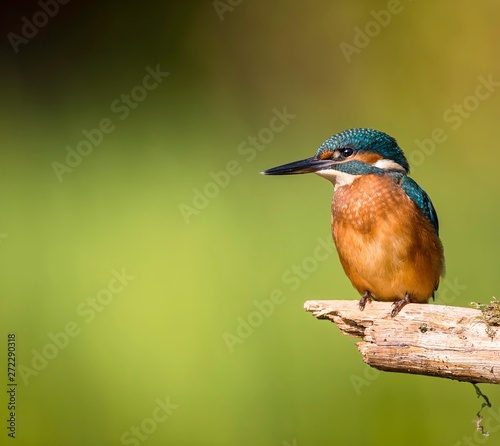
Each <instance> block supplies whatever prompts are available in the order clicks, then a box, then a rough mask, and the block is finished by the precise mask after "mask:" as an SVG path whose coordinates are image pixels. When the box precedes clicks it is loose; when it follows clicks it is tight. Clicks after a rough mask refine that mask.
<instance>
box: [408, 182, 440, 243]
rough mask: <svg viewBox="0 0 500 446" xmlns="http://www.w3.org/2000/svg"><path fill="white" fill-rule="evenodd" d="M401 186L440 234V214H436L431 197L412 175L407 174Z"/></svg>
mask: <svg viewBox="0 0 500 446" xmlns="http://www.w3.org/2000/svg"><path fill="white" fill-rule="evenodd" d="M401 187H402V188H403V190H404V191H405V192H406V195H408V197H410V198H411V200H413V202H414V203H415V204H416V205H417V206H418V207H419V209H420V210H421V211H422V212H423V213H424V215H425V217H426V218H427V220H429V221H430V222H431V223H432V225H433V226H434V229H435V230H436V234H438V235H439V221H438V216H437V214H436V210H435V209H434V206H433V205H432V201H431V199H430V198H429V195H427V194H426V193H425V191H424V190H423V189H422V188H421V187H420V186H419V185H418V184H417V183H416V182H415V181H413V180H412V179H411V178H410V177H407V176H405V177H404V178H403V181H402V183H401Z"/></svg>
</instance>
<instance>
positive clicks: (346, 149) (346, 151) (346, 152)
mask: <svg viewBox="0 0 500 446" xmlns="http://www.w3.org/2000/svg"><path fill="white" fill-rule="evenodd" d="M353 153H354V150H353V149H351V148H350V147H344V148H343V149H340V154H341V155H342V157H343V158H348V157H350V156H351V155H352V154H353Z"/></svg>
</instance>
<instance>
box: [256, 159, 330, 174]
mask: <svg viewBox="0 0 500 446" xmlns="http://www.w3.org/2000/svg"><path fill="white" fill-rule="evenodd" d="M332 164H333V162H332V160H319V159H317V158H307V159H305V160H300V161H294V162H293V163H288V164H283V165H282V166H277V167H272V168H271V169H267V170H264V171H263V172H261V174H262V175H296V174H299V173H311V172H318V171H319V170H324V169H330V168H331V167H332Z"/></svg>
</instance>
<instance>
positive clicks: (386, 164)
mask: <svg viewBox="0 0 500 446" xmlns="http://www.w3.org/2000/svg"><path fill="white" fill-rule="evenodd" d="M373 166H374V167H378V168H379V169H384V170H398V171H400V172H404V173H406V170H405V168H404V167H403V166H402V165H401V164H398V163H396V161H393V160H388V159H382V160H378V161H377V162H376V163H375V164H374V165H373Z"/></svg>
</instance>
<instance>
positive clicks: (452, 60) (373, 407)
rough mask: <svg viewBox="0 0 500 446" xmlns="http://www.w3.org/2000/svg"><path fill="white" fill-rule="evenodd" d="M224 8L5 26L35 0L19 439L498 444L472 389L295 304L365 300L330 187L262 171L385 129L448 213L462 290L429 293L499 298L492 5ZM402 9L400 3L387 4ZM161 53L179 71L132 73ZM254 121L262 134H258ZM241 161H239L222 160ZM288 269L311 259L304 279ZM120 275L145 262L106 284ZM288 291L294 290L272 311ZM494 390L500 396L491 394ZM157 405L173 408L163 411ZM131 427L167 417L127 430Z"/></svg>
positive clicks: (3, 184)
mask: <svg viewBox="0 0 500 446" xmlns="http://www.w3.org/2000/svg"><path fill="white" fill-rule="evenodd" d="M222 3H223V2H220V3H219V6H218V7H217V8H219V11H217V8H216V7H215V6H214V4H213V3H212V2H211V1H207V2H197V1H191V2H184V3H182V2H177V3H175V2H170V3H169V2H163V3H162V2H150V3H148V2H144V3H137V2H125V3H123V2H86V3H84V2H78V1H76V0H75V1H72V2H69V3H68V4H66V5H60V6H59V11H58V12H57V14H55V15H54V17H53V18H50V20H49V21H48V23H47V24H46V25H45V26H43V27H41V28H40V29H39V30H38V32H37V34H36V36H34V37H32V38H30V39H27V40H28V41H27V43H21V44H19V45H18V46H17V47H16V49H17V52H16V51H15V50H14V48H13V46H12V45H11V44H10V42H9V38H8V33H9V32H14V33H17V34H20V32H21V28H22V26H23V21H22V18H23V17H27V18H28V19H31V18H32V17H33V15H34V14H35V13H36V12H37V11H40V6H39V5H38V4H37V3H36V2H31V3H30V2H26V3H25V4H24V5H23V6H19V5H18V6H16V7H15V9H12V10H8V11H7V10H6V12H5V14H3V15H4V17H3V18H2V28H3V32H2V36H3V37H4V38H3V43H4V44H3V46H2V51H1V55H0V57H1V60H0V66H1V67H2V82H1V83H0V95H1V96H0V97H1V104H2V106H1V110H0V112H1V119H0V127H1V134H2V143H1V151H0V154H1V162H0V170H1V175H0V191H1V198H2V199H1V202H2V205H1V212H0V233H1V234H2V236H1V239H0V252H1V255H0V260H1V262H2V268H1V269H2V271H3V274H2V280H1V285H0V286H1V294H2V304H1V305H2V310H1V315H0V324H1V325H0V326H1V327H2V332H3V333H4V337H6V335H7V333H10V332H15V333H16V335H17V348H18V361H19V362H18V366H19V367H18V382H19V385H18V395H17V397H18V401H17V402H18V411H17V440H16V442H15V443H14V442H12V444H19V445H28V444H29V445H47V444H54V445H56V444H61V445H62V444H64V445H90V444H93V445H108V444H109V445H111V444H143V443H147V444H148V445H164V444H172V445H234V444H238V445H255V444H258V445H277V446H278V445H280V446H286V445H316V444H317V445H322V444H325V445H326V444H342V445H358V444H365V445H400V444H405V445H422V444H425V445H440V446H442V445H458V444H463V442H464V438H465V437H467V436H468V437H470V438H471V440H470V441H474V442H476V443H477V444H479V442H480V441H481V442H482V443H481V444H498V443H499V442H500V429H499V428H500V416H499V417H498V419H494V418H493V419H492V418H491V417H490V419H489V427H490V428H491V430H492V433H491V436H490V437H488V438H481V437H479V436H478V435H477V434H475V433H474V432H475V431H474V429H475V425H474V423H473V420H474V418H475V413H476V412H477V410H478V409H479V406H480V402H479V400H478V399H477V398H476V396H475V393H474V390H473V388H472V387H471V386H470V385H469V384H464V383H458V382H454V381H447V380H440V379H436V378H428V377H420V376H411V375H401V374H391V373H378V372H376V371H373V370H371V369H369V368H367V366H365V365H364V363H363V362H362V361H361V358H360V355H359V354H358V352H357V349H356V347H355V345H354V344H355V340H354V339H350V338H347V337H345V336H343V335H341V334H340V333H339V331H338V330H337V328H335V327H334V326H333V325H332V324H330V323H328V322H326V321H317V320H315V319H314V318H313V317H312V316H311V315H310V314H307V313H305V312H304V310H303V303H304V301H305V300H308V299H358V296H357V293H356V291H355V290H354V289H353V288H352V287H351V284H350V283H349V281H348V279H347V278H346V277H345V276H344V273H343V271H342V268H341V266H340V264H339V261H338V259H337V255H336V253H335V252H333V253H332V254H331V255H328V256H324V253H322V260H319V261H316V262H315V261H314V260H311V259H310V257H312V256H313V254H314V252H315V249H316V248H317V246H318V243H319V242H318V240H324V241H325V243H326V241H328V240H329V237H330V235H329V230H330V228H329V224H330V200H331V194H332V187H331V185H330V184H328V183H327V182H325V181H324V180H322V179H320V178H318V177H316V176H313V175H306V176H300V177H287V178H283V177H282V178H274V177H262V176H260V175H258V173H259V172H260V171H261V170H263V169H265V168H268V167H272V166H275V165H277V164H281V163H285V162H289V161H294V160H296V159H301V158H306V157H309V156H312V154H313V153H314V151H315V150H316V148H317V147H318V146H319V145H320V144H321V143H322V142H323V140H324V139H326V138H327V137H329V136H330V135H331V134H333V133H336V132H338V131H341V130H343V129H346V128H350V127H373V128H376V129H380V130H383V131H385V132H387V133H389V134H391V135H392V136H394V137H396V138H397V140H398V142H399V143H400V145H401V147H402V148H403V149H404V150H405V152H406V154H407V156H408V158H409V160H410V162H411V164H412V177H413V178H414V179H415V180H417V181H418V182H419V183H420V184H421V185H422V186H423V187H424V188H425V190H426V191H427V192H428V193H429V195H430V196H431V197H432V200H433V202H434V204H435V206H436V208H437V211H438V214H439V217H440V223H441V237H442V240H443V244H444V246H445V254H446V263H447V278H448V279H449V281H450V283H458V284H459V287H458V288H457V286H455V288H453V287H451V288H450V287H449V286H444V285H442V287H441V294H442V293H443V289H445V288H448V289H449V291H448V292H447V293H448V294H447V295H446V296H443V295H441V298H440V297H439V295H438V299H437V303H447V304H452V305H458V306H467V305H468V304H469V302H470V301H481V302H486V301H489V300H490V299H491V297H492V296H495V295H498V290H499V287H500V278H499V277H500V276H499V274H498V245H499V238H498V219H499V218H500V210H499V206H498V203H499V198H500V187H499V185H500V182H499V180H498V174H497V171H498V163H499V161H500V154H499V151H498V111H499V106H500V91H498V86H493V87H491V90H492V91H491V92H489V94H488V95H486V94H485V92H486V91H487V90H484V89H482V90H478V91H480V94H481V99H474V97H472V98H471V97H470V96H471V95H472V96H474V95H475V92H476V89H477V87H478V85H479V84H480V81H479V80H478V78H479V76H483V77H484V78H485V79H487V78H488V76H490V77H491V78H492V79H493V80H494V82H497V83H498V82H500V58H499V57H498V41H499V39H500V30H499V28H498V15H499V14H500V5H499V4H498V2H493V1H490V2H481V3H474V4H472V3H470V2H465V1H451V0H450V1H444V2H438V3H435V2H433V3H425V2H417V1H415V2H412V1H402V2H401V3H398V2H394V1H392V2H389V3H387V2H382V1H381V2H368V1H364V2H350V1H335V2H328V1H317V2H311V3H306V2H300V1H275V2H272V3H270V2H265V1H248V0H246V1H241V2H237V1H235V0H233V1H232V3H230V2H229V0H225V4H226V5H227V10H223V6H222ZM231 4H233V5H234V6H231ZM389 7H390V8H393V9H394V8H395V9H396V10H397V11H398V12H397V13H391V14H389V13H380V11H381V10H387V9H388V8H389ZM13 8H14V7H13ZM375 16H377V17H379V21H384V25H385V26H382V25H377V22H376V21H375V20H376V19H375ZM389 19H390V22H389ZM361 32H363V33H365V32H367V33H369V34H371V35H372V37H370V36H368V37H366V36H365V37H362V36H361ZM356 36H357V37H356ZM355 39H356V40H355ZM356 44H357V45H358V47H355V45H356ZM348 45H351V47H349V46H348ZM359 47H363V48H359ZM346 48H350V50H352V49H353V48H355V50H356V51H355V52H351V53H349V54H347V53H346V51H348V50H346ZM158 65H159V67H160V70H161V71H164V72H168V73H169V75H168V77H166V78H164V79H163V81H162V82H161V83H159V84H158V85H157V86H156V88H152V89H151V90H150V91H146V90H141V87H140V86H141V85H142V82H143V78H144V76H145V75H146V74H147V67H148V66H149V67H151V68H152V69H155V67H157V66H158ZM138 86H139V87H138ZM136 87H138V88H136ZM134 88H136V89H135V90H133V89H134ZM132 90H133V91H135V93H136V94H141V92H142V93H144V92H146V95H145V97H141V99H143V100H142V101H141V102H135V103H134V104H135V107H132V106H130V107H128V109H127V110H128V111H127V114H128V116H127V117H126V118H125V119H120V118H121V117H123V114H120V113H116V111H113V108H112V104H113V103H114V101H117V100H118V101H119V103H120V104H121V106H123V103H122V102H121V101H122V95H123V94H130V92H131V91H132ZM485 96H487V97H485ZM464 101H465V103H464ZM116 104H117V103H116V102H115V105H116ZM458 104H462V105H460V107H464V110H465V111H464V112H463V113H464V114H463V115H460V114H459V112H458V108H457V107H458ZM284 108H285V109H286V110H287V112H288V113H289V114H292V115H294V117H293V118H291V119H289V123H288V124H287V125H285V126H284V128H283V129H282V131H278V132H274V133H269V131H267V130H263V129H266V128H269V125H270V121H271V118H272V117H273V115H274V113H275V112H273V110H274V109H278V110H281V111H282V110H283V109H284ZM467 110H469V111H467ZM123 113H124V114H125V112H123ZM106 118H107V119H109V120H110V121H111V123H112V125H113V128H114V130H113V131H112V132H110V133H107V134H103V135H102V142H101V143H100V144H97V145H95V146H92V147H91V149H92V150H89V152H90V153H88V154H86V155H85V156H82V157H81V160H80V161H79V162H74V161H73V167H70V169H68V171H66V172H65V173H64V174H63V175H62V176H60V177H58V176H57V175H56V172H55V170H54V163H61V165H62V164H63V163H64V164H66V156H67V154H68V147H70V148H71V149H73V150H75V149H76V148H77V147H80V149H82V148H83V150H84V149H85V146H84V145H82V144H85V143H82V141H84V140H86V137H85V136H84V135H83V134H82V131H84V130H88V131H92V130H93V129H95V128H97V127H98V126H99V125H100V122H101V120H103V119H106ZM436 129H442V130H441V131H439V130H436ZM433 132H434V133H433ZM259 135H260V137H262V138H263V139H265V140H266V143H265V144H263V143H262V140H259V139H257V141H260V142H259V144H261V145H260V150H258V151H257V150H256V151H255V152H254V153H252V154H250V153H249V152H245V149H244V148H242V147H243V146H242V144H244V147H246V150H250V149H248V147H249V143H248V141H249V138H252V137H253V138H260V137H259ZM433 135H440V136H439V137H440V138H441V139H440V141H439V142H436V143H431V142H430V141H427V142H425V143H422V142H423V141H424V140H426V139H427V140H428V139H429V138H431V137H432V136H433ZM443 135H445V136H443ZM419 144H420V145H419ZM422 144H424V147H425V150H423V149H422V148H421V146H422ZM238 148H240V150H238ZM70 162H71V161H70ZM231 162H232V163H231ZM228 163H230V166H231V167H230V170H231V171H232V172H233V173H235V171H236V172H237V174H234V175H229V174H227V173H226V174H221V173H220V172H222V171H226V169H227V165H228ZM58 166H59V165H58ZM235 166H237V167H235ZM69 170H71V171H69ZM214 174H215V175H216V176H217V175H218V177H219V178H220V179H221V181H223V183H222V184H223V186H224V187H222V186H217V185H214V184H215V183H214V179H213V176H214ZM61 179H62V181H60V180H61ZM210 183H212V185H210ZM200 194H203V195H205V194H208V195H209V196H210V197H211V198H205V199H203V198H200ZM205 197H206V195H205ZM188 207H191V212H193V213H190V214H189V215H187V214H186V212H187V211H186V209H188ZM308 258H309V259H308ZM294 265H296V266H301V267H302V268H308V269H309V272H308V273H307V278H306V277H305V275H304V277H303V278H302V279H300V280H299V281H298V282H297V279H294V282H293V283H290V277H291V276H290V274H292V275H293V274H294V273H290V272H289V271H291V270H292V268H293V267H294ZM123 270H124V271H125V273H126V274H127V275H129V276H133V279H131V278H130V279H128V282H127V284H126V285H125V286H123V287H122V288H120V287H118V288H117V287H116V283H115V282H113V284H114V286H112V288H113V290H115V291H116V292H112V293H110V292H109V290H108V288H109V282H110V280H111V279H112V278H113V277H114V276H113V271H116V272H118V273H120V272H122V271H123ZM287 272H288V273H287ZM284 274H285V278H284V277H283V275H284ZM286 274H288V275H286ZM294 277H296V276H294ZM287 278H288V279H287ZM118 289H119V290H120V291H117V290H118ZM274 290H281V291H282V292H283V294H282V296H281V297H280V298H279V299H278V300H277V303H276V304H275V305H274V308H272V309H270V308H271V307H270V306H269V304H267V307H265V305H266V304H265V303H264V304H263V303H262V302H263V301H264V300H269V299H270V297H271V293H273V292H274V296H275V297H276V296H278V294H277V293H278V292H276V291H274ZM454 290H455V291H454ZM96 299H97V302H99V301H100V302H101V304H100V305H97V304H91V302H95V301H96ZM103 302H104V303H103ZM255 302H257V304H256V303H255ZM91 305H96V306H95V307H92V306H91ZM256 305H264V308H265V310H262V311H264V312H265V313H266V314H265V316H259V314H258V313H256V311H257V310H256V309H257V306H256ZM90 308H94V309H93V310H91V309H90ZM261 314H262V313H261ZM249 319H250V321H251V322H252V323H253V324H254V327H253V328H252V327H250V328H248V327H247V328H246V331H245V329H244V328H241V327H240V328H238V327H239V326H240V325H242V322H241V321H242V320H243V321H249ZM68 324H69V325H68ZM65 330H68V334H61V333H62V332H64V331H65ZM238 330H239V331H238ZM242 330H243V336H239V335H238V332H239V333H240V335H241V334H242ZM231 336H234V337H236V336H239V337H238V339H239V341H234V339H235V338H233V337H231ZM54 339H56V340H57V342H58V343H59V345H60V347H59V348H58V347H57V346H56V347H54V346H53V345H54V343H56V341H54ZM228 339H231V340H232V341H231V342H228ZM233 341H234V342H233ZM51 344H52V347H51ZM4 345H5V344H4ZM54 349H55V350H54ZM40 355H46V356H48V357H50V359H46V360H45V362H44V360H43V359H40V358H41V356H40ZM37 358H38V359H37ZM5 378H6V377H5ZM5 378H4V379H5ZM482 389H483V391H484V392H486V393H487V394H488V396H489V397H490V399H491V402H492V403H493V405H494V409H495V411H496V413H498V410H499V407H500V391H499V389H498V388H497V387H494V386H487V385H484V386H482ZM158 400H160V401H163V402H165V401H167V402H168V401H170V403H171V404H172V405H175V409H171V410H170V413H169V415H168V418H167V419H165V418H166V416H164V415H165V413H164V412H162V413H161V415H159V416H160V418H162V420H161V421H157V422H151V421H148V420H147V419H148V418H152V417H153V415H154V414H157V415H158V414H159V413H160V412H158V410H159V409H158V408H159V407H160V406H159V403H158ZM2 401H4V400H3V399H2ZM172 407H174V406H171V408H172ZM7 412H8V411H7V408H6V399H5V404H4V402H2V417H5V418H3V419H7V416H8V415H7ZM4 424H5V425H6V423H4ZM133 426H137V427H138V428H139V429H143V428H145V430H146V431H149V432H150V433H149V434H144V432H143V431H141V432H142V434H141V435H145V438H144V437H143V441H139V440H135V442H134V440H132V438H133V435H132V429H133ZM141 426H142V427H141ZM494 429H496V430H499V431H498V432H493V430H494ZM6 434H7V430H6V429H2V434H1V435H2V441H5V442H8V441H9V439H8V438H7V436H6ZM123 442H124V443H123ZM476 443H473V444H476ZM9 444H10V443H9Z"/></svg>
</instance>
